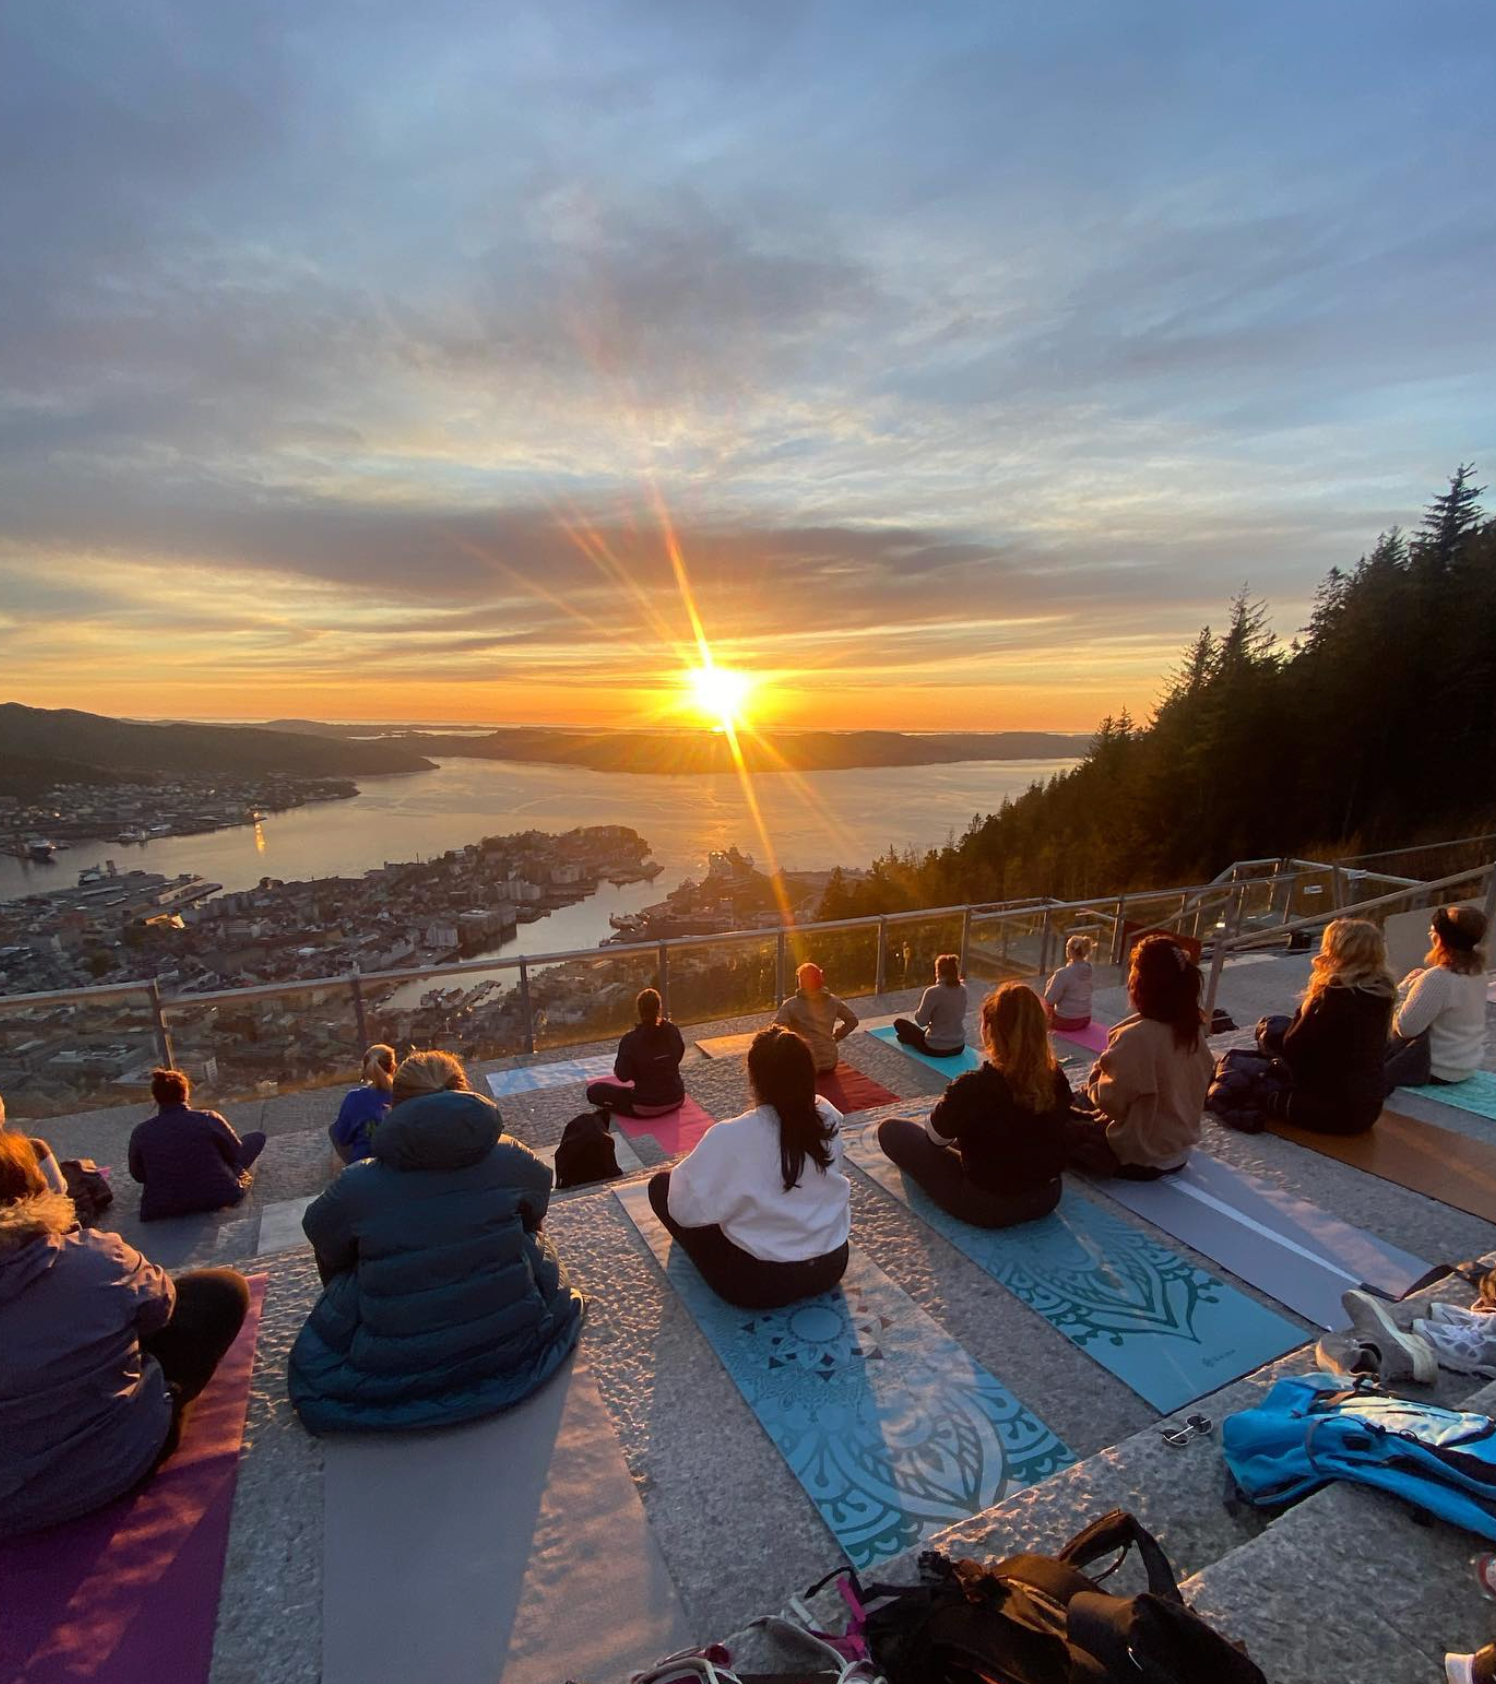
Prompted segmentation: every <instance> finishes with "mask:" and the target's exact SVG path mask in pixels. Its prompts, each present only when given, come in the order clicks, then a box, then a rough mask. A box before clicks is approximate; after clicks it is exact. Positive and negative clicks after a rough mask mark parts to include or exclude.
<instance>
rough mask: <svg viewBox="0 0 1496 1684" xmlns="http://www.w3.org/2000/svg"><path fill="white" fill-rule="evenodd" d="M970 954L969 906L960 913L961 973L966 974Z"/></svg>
mask: <svg viewBox="0 0 1496 1684" xmlns="http://www.w3.org/2000/svg"><path fill="white" fill-rule="evenodd" d="M970 954H971V908H970V907H969V906H968V907H966V908H965V909H964V910H963V912H962V913H961V961H960V962H961V975H962V976H965V975H966V961H967V959H968V957H969V956H970Z"/></svg>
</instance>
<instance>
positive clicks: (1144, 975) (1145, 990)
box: [1127, 935, 1205, 1052]
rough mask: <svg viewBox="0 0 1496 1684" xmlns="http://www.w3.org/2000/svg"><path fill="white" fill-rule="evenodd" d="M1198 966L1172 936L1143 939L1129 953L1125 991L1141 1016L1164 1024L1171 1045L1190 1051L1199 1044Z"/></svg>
mask: <svg viewBox="0 0 1496 1684" xmlns="http://www.w3.org/2000/svg"><path fill="white" fill-rule="evenodd" d="M1204 984H1205V978H1204V977H1202V976H1201V975H1200V967H1199V966H1198V965H1197V964H1196V963H1195V961H1194V960H1193V959H1191V958H1190V956H1189V954H1188V953H1186V952H1185V950H1184V949H1183V948H1182V947H1181V946H1180V945H1179V943H1178V942H1177V941H1175V940H1174V938H1173V937H1172V936H1164V935H1158V936H1144V937H1143V939H1142V940H1141V941H1140V942H1139V943H1138V944H1137V946H1136V947H1135V948H1133V950H1132V970H1131V971H1130V972H1129V974H1128V978H1127V992H1128V994H1129V996H1130V997H1131V999H1132V1003H1133V1005H1134V1006H1136V1007H1137V1009H1138V1015H1139V1016H1140V1017H1151V1018H1153V1019H1154V1020H1155V1021H1156V1022H1158V1023H1167V1024H1169V1025H1170V1026H1171V1028H1172V1029H1173V1031H1174V1045H1175V1046H1176V1047H1180V1048H1182V1049H1183V1050H1184V1051H1186V1052H1193V1051H1194V1050H1195V1049H1196V1047H1198V1046H1199V1045H1200V991H1201V989H1202V988H1203V987H1204Z"/></svg>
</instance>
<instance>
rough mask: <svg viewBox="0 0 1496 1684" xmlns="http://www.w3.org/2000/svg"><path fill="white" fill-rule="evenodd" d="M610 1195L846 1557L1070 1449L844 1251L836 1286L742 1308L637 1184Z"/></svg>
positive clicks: (958, 1508) (1017, 1483)
mask: <svg viewBox="0 0 1496 1684" xmlns="http://www.w3.org/2000/svg"><path fill="white" fill-rule="evenodd" d="M615 1197H616V1198H617V1199H618V1202H619V1203H620V1204H621V1205H622V1206H623V1208H624V1210H625V1211H626V1212H627V1213H628V1215H629V1217H630V1219H631V1220H632V1221H633V1223H634V1226H635V1227H636V1228H637V1229H638V1230H639V1232H640V1234H641V1235H642V1236H643V1238H644V1240H645V1242H646V1243H647V1244H648V1246H649V1248H650V1250H651V1251H653V1252H654V1254H655V1257H656V1258H657V1259H658V1261H659V1263H660V1265H661V1267H662V1268H663V1269H664V1270H665V1274H666V1277H667V1279H668V1280H669V1282H670V1284H671V1286H672V1287H673V1288H674V1289H675V1291H676V1292H677V1293H678V1294H679V1296H680V1298H681V1299H682V1301H683V1302H684V1303H685V1305H686V1307H687V1309H689V1311H690V1312H691V1315H692V1317H693V1318H694V1319H695V1321H696V1324H697V1326H698V1327H700V1329H701V1331H702V1332H703V1333H704V1334H705V1335H706V1338H707V1341H708V1343H709V1344H710V1345H711V1347H712V1349H713V1350H714V1351H715V1352H716V1353H717V1356H718V1358H719V1359H720V1360H721V1363H722V1366H723V1367H724V1368H725V1369H726V1370H727V1372H728V1374H729V1375H730V1376H731V1378H732V1381H733V1383H734V1385H736V1386H737V1388H738V1390H739V1391H740V1392H741V1393H742V1395H743V1399H744V1401H745V1402H746V1403H747V1405H748V1407H749V1408H750V1409H751V1410H752V1411H753V1413H754V1415H755V1416H756V1417H757V1418H758V1421H759V1424H760V1425H761V1426H762V1427H763V1429H764V1431H765V1432H766V1433H767V1434H768V1435H769V1437H770V1438H771V1439H772V1440H773V1442H774V1445H775V1448H776V1449H777V1450H778V1451H779V1453H780V1455H782V1456H783V1457H784V1459H785V1462H786V1463H787V1464H788V1465H789V1469H790V1471H791V1473H793V1474H794V1476H795V1478H796V1479H797V1480H798V1481H799V1483H800V1484H801V1486H802V1487H803V1488H804V1489H805V1492H806V1493H807V1495H808V1496H809V1497H810V1499H811V1501H812V1502H813V1503H814V1504H815V1505H816V1508H817V1509H818V1510H819V1511H820V1515H821V1518H822V1520H824V1521H825V1523H826V1525H827V1527H828V1529H829V1530H830V1531H831V1533H832V1535H833V1536H834V1537H835V1539H836V1541H837V1543H838V1544H840V1546H841V1548H842V1550H843V1551H844V1552H845V1554H846V1556H847V1559H848V1560H849V1561H851V1562H852V1564H853V1565H854V1566H856V1567H859V1568H862V1567H869V1566H871V1565H873V1564H874V1563H875V1562H878V1561H883V1560H886V1559H887V1558H888V1557H889V1556H892V1555H896V1554H897V1553H898V1552H899V1551H900V1550H902V1549H906V1548H907V1547H908V1546H909V1545H910V1544H913V1543H916V1542H918V1540H919V1539H920V1538H922V1537H925V1536H927V1535H928V1534H929V1533H931V1532H934V1531H936V1530H938V1529H939V1528H940V1527H942V1526H948V1525H950V1524H951V1522H952V1521H956V1520H965V1519H967V1518H968V1517H970V1516H971V1515H974V1514H979V1513H980V1512H981V1511H982V1510H983V1509H985V1508H990V1507H991V1506H992V1504H994V1503H997V1502H1000V1501H1001V1500H1002V1499H1003V1498H1004V1497H1006V1496H1008V1495H1009V1494H1010V1493H1011V1492H1014V1491H1019V1490H1021V1489H1023V1487H1024V1486H1027V1485H1033V1484H1035V1483H1036V1482H1037V1481H1039V1480H1041V1479H1043V1478H1045V1477H1046V1475H1048V1474H1051V1473H1054V1472H1055V1471H1056V1470H1057V1469H1059V1468H1064V1467H1068V1466H1069V1465H1070V1464H1071V1463H1072V1462H1073V1461H1074V1460H1075V1458H1074V1456H1072V1455H1071V1453H1070V1451H1069V1450H1068V1449H1067V1448H1066V1447H1065V1445H1063V1444H1062V1443H1061V1442H1060V1440H1059V1439H1058V1438H1056V1437H1055V1435H1054V1434H1053V1433H1052V1432H1051V1431H1050V1430H1049V1428H1048V1427H1046V1426H1045V1425H1044V1423H1043V1422H1042V1421H1040V1420H1039V1419H1038V1418H1037V1417H1036V1416H1034V1415H1033V1414H1032V1413H1031V1412H1030V1411H1029V1410H1028V1409H1027V1408H1025V1406H1024V1405H1023V1404H1022V1403H1020V1402H1019V1401H1018V1399H1017V1398H1015V1397H1014V1396H1013V1394H1012V1393H1011V1392H1010V1391H1008V1389H1007V1388H1006V1387H1005V1386H1004V1385H1002V1383H1001V1382H1000V1381H998V1380H995V1379H994V1378H993V1377H992V1375H990V1374H989V1373H988V1372H987V1371H986V1369H984V1368H982V1367H981V1366H980V1365H979V1364H978V1363H976V1362H974V1361H973V1360H972V1359H971V1358H970V1357H969V1356H967V1354H966V1352H965V1351H963V1350H962V1349H961V1347H960V1346H959V1345H958V1344H957V1343H956V1341H955V1340H954V1339H952V1338H951V1337H950V1335H949V1334H948V1333H946V1332H945V1331H944V1330H943V1329H942V1328H941V1327H939V1326H938V1325H937V1324H936V1323H935V1322H934V1321H932V1320H931V1319H930V1317H929V1316H927V1315H926V1314H925V1312H924V1311H923V1310H921V1309H920V1308H919V1306H918V1305H917V1304H916V1303H914V1301H913V1300H912V1299H911V1298H910V1297H909V1296H908V1295H907V1294H906V1293H904V1292H903V1291H901V1290H900V1288H899V1287H897V1286H895V1284H894V1283H893V1282H892V1281H891V1280H890V1279H889V1278H888V1276H887V1275H885V1274H884V1273H883V1271H882V1270H881V1269H880V1268H878V1266H877V1265H876V1264H875V1263H873V1262H872V1261H871V1260H870V1259H868V1258H867V1257H864V1256H863V1255H862V1253H861V1252H859V1251H857V1250H856V1249H855V1248H854V1249H853V1251H852V1256H851V1261H850V1262H849V1264H848V1265H847V1272H846V1275H845V1276H844V1277H843V1279H842V1283H841V1285H840V1286H839V1287H837V1288H836V1290H835V1291H833V1292H824V1293H822V1294H821V1295H820V1296H819V1297H817V1298H809V1299H806V1300H805V1301H804V1302H803V1303H800V1304H793V1305H791V1306H790V1307H789V1308H788V1309H784V1310H738V1309H734V1308H733V1307H732V1305H730V1304H725V1303H724V1302H723V1301H722V1300H721V1299H720V1298H718V1297H717V1295H716V1293H714V1292H713V1291H712V1289H711V1288H710V1287H709V1286H708V1285H707V1284H706V1282H705V1281H704V1280H702V1278H701V1276H700V1275H698V1274H697V1272H696V1269H695V1267H694V1266H693V1265H692V1263H691V1261H690V1259H689V1258H688V1257H687V1256H686V1255H685V1253H684V1252H683V1251H682V1250H681V1249H680V1248H679V1247H678V1246H676V1245H675V1244H674V1243H673V1242H672V1240H671V1238H670V1236H669V1235H668V1234H667V1233H666V1232H665V1230H664V1229H663V1228H662V1227H661V1226H660V1224H659V1223H658V1222H657V1221H656V1220H655V1216H654V1213H653V1211H651V1209H650V1208H649V1200H648V1196H647V1194H646V1192H645V1189H644V1187H643V1186H633V1187H621V1188H618V1189H616V1191H615ZM727 1454H729V1455H730V1454H731V1450H730V1448H729V1449H728V1451H727Z"/></svg>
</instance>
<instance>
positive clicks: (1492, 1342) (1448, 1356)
mask: <svg viewBox="0 0 1496 1684" xmlns="http://www.w3.org/2000/svg"><path fill="white" fill-rule="evenodd" d="M1413 1331H1414V1332H1415V1333H1417V1334H1418V1335H1419V1336H1420V1337H1421V1338H1422V1339H1423V1340H1424V1341H1425V1342H1426V1343H1427V1344H1428V1346H1429V1348H1430V1349H1431V1350H1432V1351H1433V1353H1434V1356H1435V1357H1436V1358H1437V1360H1438V1363H1439V1366H1440V1368H1447V1369H1448V1370H1449V1371H1450V1373H1451V1374H1483V1375H1485V1376H1486V1378H1487V1379H1496V1332H1493V1333H1487V1332H1486V1331H1485V1330H1484V1329H1482V1328H1478V1327H1466V1326H1464V1325H1462V1324H1461V1323H1459V1322H1449V1321H1425V1320H1424V1319H1423V1318H1422V1317H1421V1316H1420V1317H1419V1319H1418V1320H1417V1321H1415V1322H1414V1323H1413Z"/></svg>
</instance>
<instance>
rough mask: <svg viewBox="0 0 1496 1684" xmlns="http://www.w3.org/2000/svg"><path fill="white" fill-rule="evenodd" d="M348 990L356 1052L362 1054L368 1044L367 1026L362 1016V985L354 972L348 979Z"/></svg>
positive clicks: (366, 1021)
mask: <svg viewBox="0 0 1496 1684" xmlns="http://www.w3.org/2000/svg"><path fill="white" fill-rule="evenodd" d="M348 982H349V988H350V990H351V992H352V994H353V1025H354V1031H355V1033H356V1034H357V1035H358V1050H359V1051H360V1052H362V1051H363V1050H364V1048H365V1047H367V1046H368V1044H369V1024H368V1020H367V1019H366V1018H365V1016H364V985H363V984H362V983H361V982H360V981H359V979H358V972H357V971H355V972H354V973H353V975H352V976H351V977H350V978H349V979H348Z"/></svg>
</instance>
